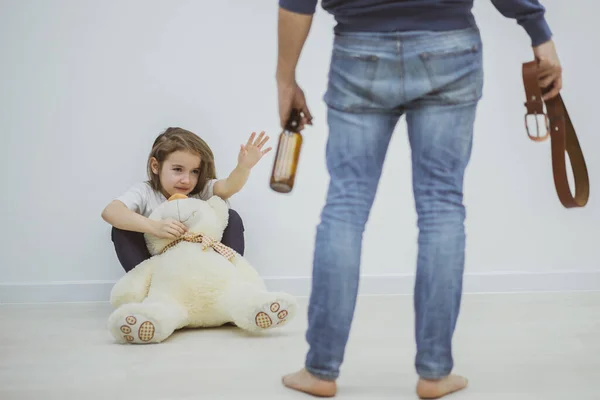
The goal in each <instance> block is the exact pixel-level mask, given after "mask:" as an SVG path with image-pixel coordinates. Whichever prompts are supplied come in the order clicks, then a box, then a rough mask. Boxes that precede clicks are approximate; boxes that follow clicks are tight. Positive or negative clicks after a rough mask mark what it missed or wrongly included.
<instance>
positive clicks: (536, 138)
mask: <svg viewBox="0 0 600 400" xmlns="http://www.w3.org/2000/svg"><path fill="white" fill-rule="evenodd" d="M542 115H543V116H544V121H545V123H546V134H545V135H544V136H540V122H539V117H540V116H542ZM531 116H533V117H534V118H535V127H536V133H537V135H535V136H533V135H532V134H531V131H530V130H529V120H528V117H531ZM525 129H526V130H527V136H529V139H531V140H533V141H534V142H543V141H544V140H546V139H548V137H549V136H550V118H548V114H546V113H541V114H538V113H537V112H535V113H532V114H525Z"/></svg>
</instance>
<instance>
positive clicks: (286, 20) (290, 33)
mask: <svg viewBox="0 0 600 400" xmlns="http://www.w3.org/2000/svg"><path fill="white" fill-rule="evenodd" d="M315 8H316V0H310V1H294V0H280V1H279V21H278V27H277V30H278V57H277V80H278V81H281V80H283V81H295V79H296V66H297V65H298V60H299V58H300V53H301V52H302V48H303V47H304V43H305V42H306V38H307V37H308V32H309V31H310V27H311V25H312V19H313V14H314V12H315Z"/></svg>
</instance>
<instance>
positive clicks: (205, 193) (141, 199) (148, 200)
mask: <svg viewBox="0 0 600 400" xmlns="http://www.w3.org/2000/svg"><path fill="white" fill-rule="evenodd" d="M216 181H217V180H216V179H212V180H210V181H208V182H207V183H206V185H205V186H204V189H202V191H201V192H200V193H198V194H195V195H191V196H189V197H195V198H199V199H201V200H208V199H210V198H211V197H212V196H213V195H214V192H213V187H214V185H215V182H216ZM116 200H119V201H121V202H123V204H125V206H127V208H129V209H130V210H133V211H135V212H136V213H138V214H141V215H143V216H144V217H149V216H150V214H152V211H154V209H156V207H158V206H159V205H161V204H162V203H164V202H165V201H167V198H166V197H165V196H164V195H163V194H162V193H161V192H160V191H158V190H154V189H152V186H150V184H149V183H148V182H140V183H137V184H135V185H133V186H132V187H131V188H129V190H127V191H126V192H125V193H123V194H122V195H121V196H119V197H117V198H116Z"/></svg>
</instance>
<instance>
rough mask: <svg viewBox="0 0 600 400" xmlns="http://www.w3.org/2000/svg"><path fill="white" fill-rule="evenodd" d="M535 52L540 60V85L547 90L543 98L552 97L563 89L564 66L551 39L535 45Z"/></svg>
mask: <svg viewBox="0 0 600 400" xmlns="http://www.w3.org/2000/svg"><path fill="white" fill-rule="evenodd" d="M533 54H534V55H535V58H536V60H537V61H538V70H539V75H538V79H539V81H540V87H541V88H543V89H546V90H547V91H546V90H545V94H544V96H543V98H544V100H548V99H551V98H553V97H555V96H556V95H557V94H558V93H559V92H560V90H561V89H562V67H561V65H560V60H559V59H558V54H557V53H556V48H555V47H554V42H553V41H552V40H550V41H547V42H545V43H543V44H541V45H539V46H536V47H534V48H533Z"/></svg>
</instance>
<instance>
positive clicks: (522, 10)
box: [279, 0, 551, 46]
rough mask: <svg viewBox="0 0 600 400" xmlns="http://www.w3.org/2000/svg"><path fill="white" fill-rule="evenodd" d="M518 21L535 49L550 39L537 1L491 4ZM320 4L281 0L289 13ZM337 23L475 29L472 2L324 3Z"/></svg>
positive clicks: (355, 27) (352, 27) (340, 27)
mask: <svg viewBox="0 0 600 400" xmlns="http://www.w3.org/2000/svg"><path fill="white" fill-rule="evenodd" d="M491 1H492V3H493V4H494V5H495V6H496V8H497V9H498V10H499V11H500V12H501V13H502V15H504V16H506V17H508V18H513V19H515V20H516V21H517V22H518V23H519V24H520V25H521V26H522V27H523V28H524V29H525V30H526V31H527V33H528V34H529V35H530V37H531V40H532V45H533V46H536V45H538V44H540V43H543V42H545V41H547V40H549V38H550V37H551V32H550V28H549V27H548V25H547V23H546V21H545V19H544V13H545V9H544V7H543V6H542V5H541V4H540V3H539V2H538V1H537V0H491ZM317 3H318V0H280V2H279V4H280V5H281V6H282V7H284V8H286V9H287V10H289V11H293V12H298V13H303V14H312V13H314V11H315V9H316V6H317ZM321 5H322V7H323V9H324V10H326V11H327V12H329V13H330V14H331V15H333V16H334V17H335V19H336V21H337V23H338V24H337V26H336V27H335V30H336V32H348V31H354V32H369V31H371V32H372V31H378V32H393V31H449V30H455V29H465V28H469V27H474V26H475V25H476V24H475V18H474V17H473V14H472V12H471V9H472V8H473V0H321Z"/></svg>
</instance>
